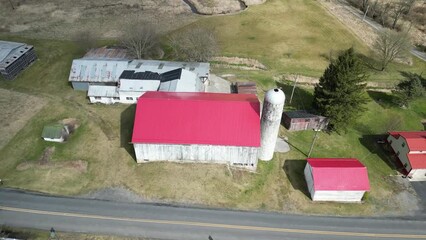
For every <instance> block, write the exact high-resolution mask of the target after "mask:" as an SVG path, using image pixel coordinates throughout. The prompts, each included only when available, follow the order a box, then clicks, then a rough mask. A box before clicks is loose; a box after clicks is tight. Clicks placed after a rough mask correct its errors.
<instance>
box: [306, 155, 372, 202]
mask: <svg viewBox="0 0 426 240" xmlns="http://www.w3.org/2000/svg"><path fill="white" fill-rule="evenodd" d="M307 161H308V163H307V164H306V167H305V179H306V183H307V185H308V190H309V193H310V194H311V198H312V200H313V201H337V202H360V201H361V200H362V197H363V196H364V193H365V192H366V191H370V182H369V180H368V173H367V168H366V167H365V166H364V165H363V164H362V163H361V162H360V161H358V160H357V159H355V158H308V159H307Z"/></svg>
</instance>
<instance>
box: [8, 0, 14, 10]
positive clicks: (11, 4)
mask: <svg viewBox="0 0 426 240" xmlns="http://www.w3.org/2000/svg"><path fill="white" fill-rule="evenodd" d="M9 3H10V6H12V9H13V10H15V6H13V2H12V0H9Z"/></svg>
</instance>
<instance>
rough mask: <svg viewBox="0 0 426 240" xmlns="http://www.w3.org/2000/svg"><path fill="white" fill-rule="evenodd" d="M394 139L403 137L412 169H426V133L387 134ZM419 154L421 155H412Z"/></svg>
mask: <svg viewBox="0 0 426 240" xmlns="http://www.w3.org/2000/svg"><path fill="white" fill-rule="evenodd" d="M389 134H390V135H392V136H393V137H394V138H396V139H398V138H399V137H403V138H404V139H405V142H406V143H407V146H408V149H409V150H410V152H409V153H408V154H407V158H408V161H410V165H411V168H412V169H426V131H418V132H389ZM412 152H421V153H412Z"/></svg>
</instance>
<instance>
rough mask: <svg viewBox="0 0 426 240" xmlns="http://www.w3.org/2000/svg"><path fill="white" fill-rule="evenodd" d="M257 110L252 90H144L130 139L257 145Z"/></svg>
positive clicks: (258, 135)
mask: <svg viewBox="0 0 426 240" xmlns="http://www.w3.org/2000/svg"><path fill="white" fill-rule="evenodd" d="M259 111H260V103H259V100H258V99H257V97H256V96H255V95H253V94H224V93H177V92H146V93H145V94H144V95H142V96H141V97H140V98H139V100H138V103H137V106H136V116H135V123H134V127H133V137H132V142H133V143H162V144H205V145H224V146H249V147H259V146H260V117H259V116H260V114H259Z"/></svg>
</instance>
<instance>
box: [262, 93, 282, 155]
mask: <svg viewBox="0 0 426 240" xmlns="http://www.w3.org/2000/svg"><path fill="white" fill-rule="evenodd" d="M284 101H285V96H284V92H283V91H281V90H280V89H278V88H274V89H271V90H269V91H267V92H266V94H265V100H264V101H263V109H262V117H261V121H260V125H261V132H260V135H261V138H260V150H259V159H260V160H263V161H269V160H271V159H272V157H273V156H274V150H275V145H276V143H277V137H278V131H279V129H280V124H281V116H282V113H283V109H284Z"/></svg>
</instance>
